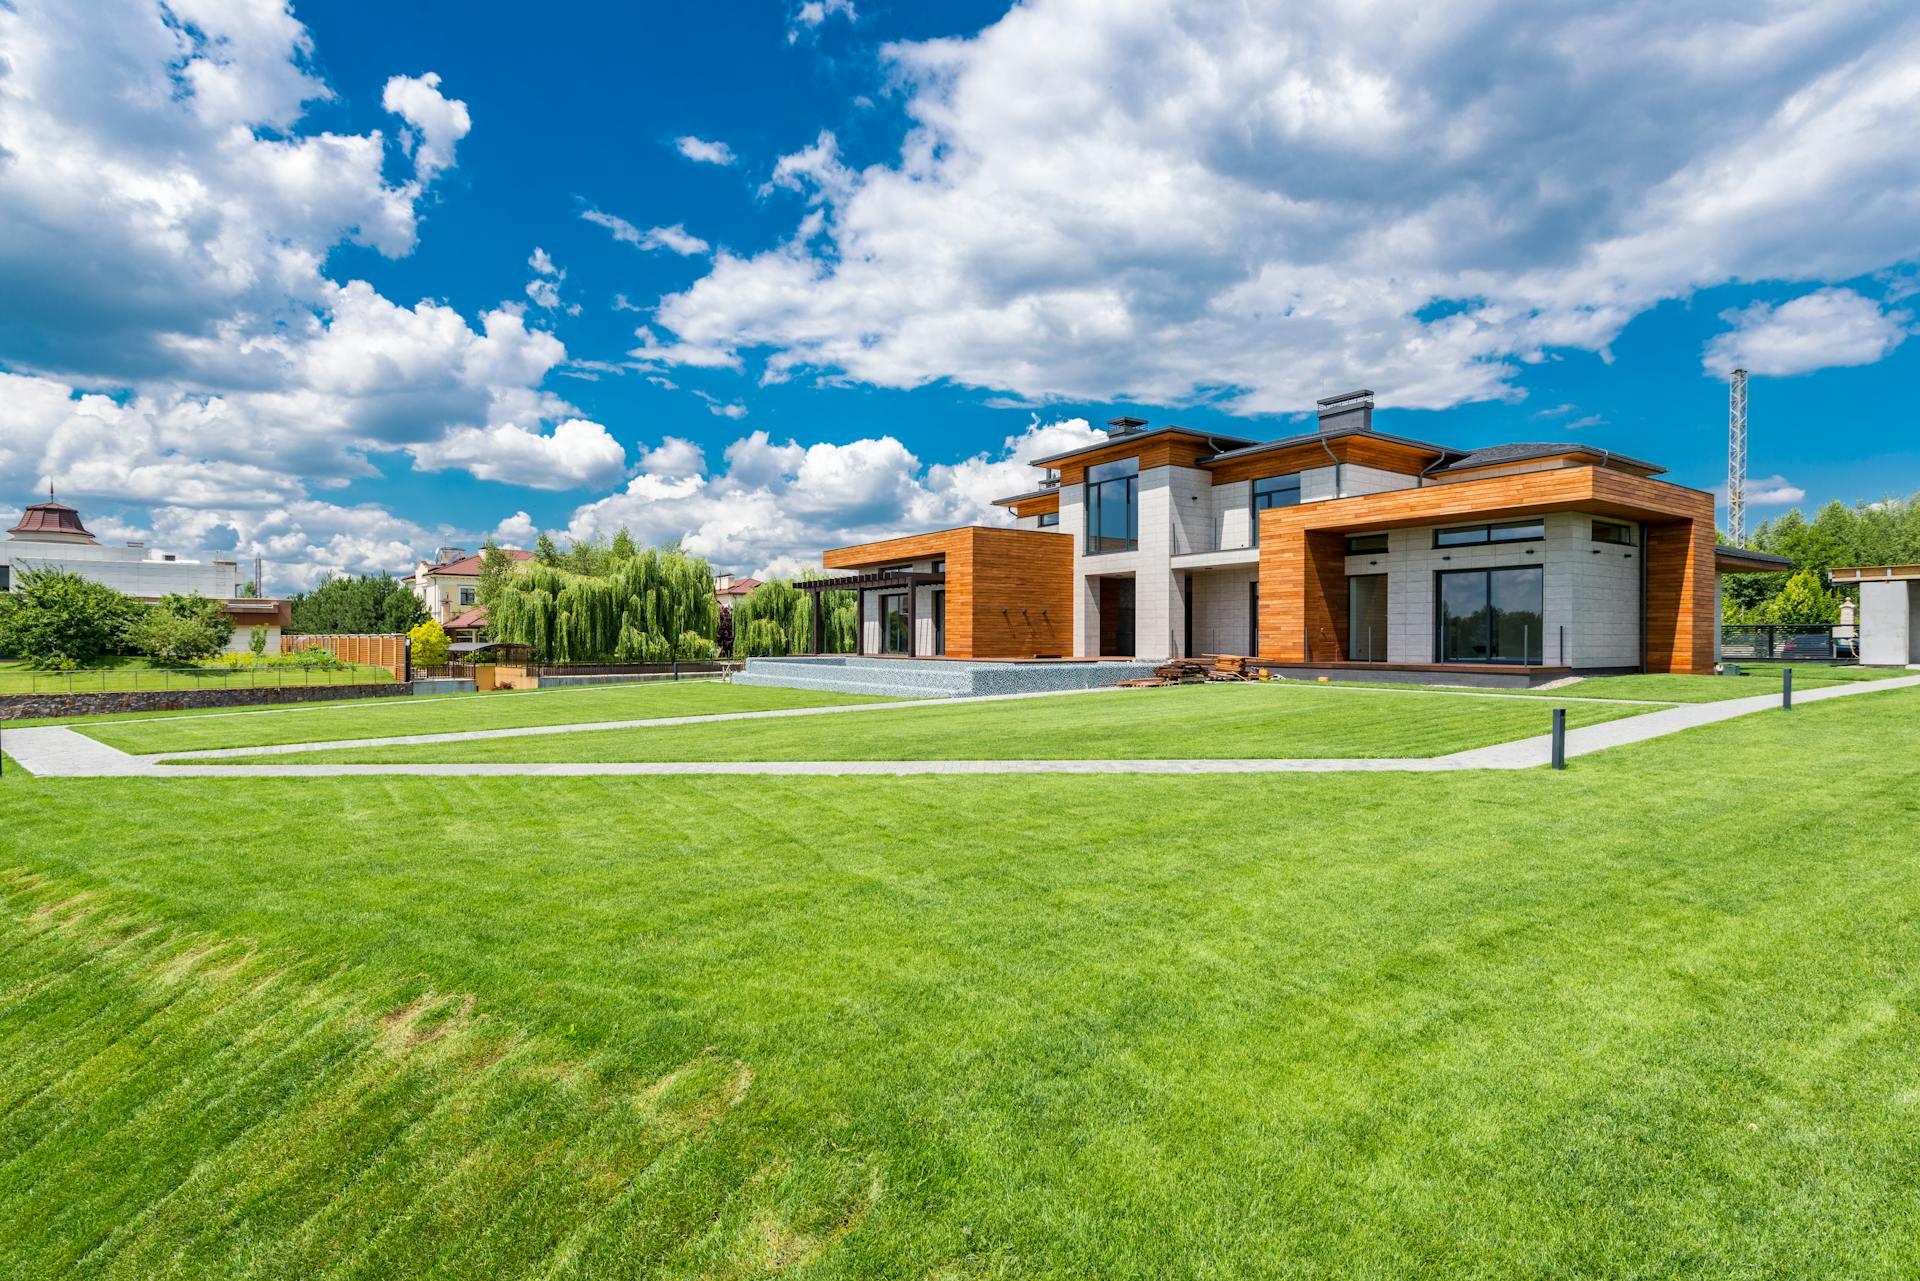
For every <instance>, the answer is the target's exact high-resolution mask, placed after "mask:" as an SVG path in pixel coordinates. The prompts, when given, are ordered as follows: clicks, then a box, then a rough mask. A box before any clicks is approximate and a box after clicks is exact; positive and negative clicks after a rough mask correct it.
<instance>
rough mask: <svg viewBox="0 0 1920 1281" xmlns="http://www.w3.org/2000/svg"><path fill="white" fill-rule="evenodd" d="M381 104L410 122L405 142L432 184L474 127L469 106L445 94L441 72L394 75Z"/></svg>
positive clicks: (420, 172)
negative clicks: (441, 85) (469, 113)
mask: <svg viewBox="0 0 1920 1281" xmlns="http://www.w3.org/2000/svg"><path fill="white" fill-rule="evenodd" d="M380 105H381V106H383V107H385V108H386V109H387V110H388V111H391V112H393V114H394V115H396V116H399V117H400V118H401V119H402V120H404V121H406V122H407V126H408V127H407V128H406V130H405V131H404V140H405V143H406V145H407V147H408V148H409V149H410V150H411V151H412V152H413V168H414V172H415V173H417V174H418V175H419V176H420V181H422V182H432V181H433V180H434V178H435V177H436V176H438V175H439V173H440V172H441V171H442V170H444V169H447V168H449V167H451V166H452V164H453V149H454V146H455V145H456V144H457V143H459V141H460V140H461V139H462V138H464V137H466V136H467V132H468V131H469V130H471V129H472V128H473V120H472V118H471V117H470V116H468V114H467V104H466V103H464V102H461V101H460V100H459V99H457V98H449V97H447V96H446V95H445V94H442V93H441V92H440V76H439V73H437V72H433V71H429V72H428V73H427V74H426V75H424V76H394V77H393V78H392V79H390V80H388V81H387V87H386V89H385V91H384V92H382V93H381V95H380Z"/></svg>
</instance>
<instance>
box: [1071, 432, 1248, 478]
mask: <svg viewBox="0 0 1920 1281" xmlns="http://www.w3.org/2000/svg"><path fill="white" fill-rule="evenodd" d="M1216 452H1218V451H1217V450H1216V448H1215V446H1214V442H1213V441H1212V440H1211V439H1209V438H1208V437H1205V436H1188V435H1186V434H1184V433H1180V434H1176V433H1172V432H1169V433H1168V434H1166V435H1164V436H1149V437H1147V438H1146V439H1145V440H1129V439H1127V438H1125V437H1122V438H1121V439H1119V440H1117V441H1113V442H1112V443H1110V444H1107V445H1104V446H1102V447H1101V448H1099V449H1089V450H1088V451H1087V452H1086V453H1084V454H1079V455H1077V456H1075V457H1073V458H1068V459H1063V460H1061V461H1060V462H1058V463H1053V464H1050V465H1051V466H1052V467H1053V468H1054V469H1055V470H1057V471H1058V472H1059V473H1060V483H1061V484H1063V485H1078V484H1079V483H1080V482H1081V481H1083V480H1085V479H1086V475H1087V468H1089V467H1091V466H1093V465H1094V464H1095V463H1106V462H1113V461H1114V460H1116V459H1120V458H1138V459H1139V460H1140V470H1141V471H1146V470H1147V469H1148V468H1149V467H1197V466H1199V464H1200V460H1201V459H1202V458H1206V457H1208V456H1209V455H1211V454H1214V453H1216Z"/></svg>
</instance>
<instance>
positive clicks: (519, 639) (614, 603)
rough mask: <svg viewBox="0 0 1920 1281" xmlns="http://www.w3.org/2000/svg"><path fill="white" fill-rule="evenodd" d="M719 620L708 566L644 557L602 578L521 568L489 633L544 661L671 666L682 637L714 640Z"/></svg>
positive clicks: (535, 566) (494, 608)
mask: <svg viewBox="0 0 1920 1281" xmlns="http://www.w3.org/2000/svg"><path fill="white" fill-rule="evenodd" d="M718 621H719V606H718V602H717V601H716V600H715V599H714V595H713V571H712V570H711V569H710V568H709V567H708V565H707V562H706V561H704V560H700V559H697V558H694V557H688V556H680V555H675V554H672V553H661V552H656V551H643V552H641V553H640V554H639V555H637V556H635V557H634V558H633V559H632V560H628V561H623V562H620V563H619V564H615V565H610V566H609V567H608V568H607V570H606V572H604V573H600V574H579V573H574V572H572V571H570V570H566V569H561V568H555V567H549V566H546V565H542V564H539V563H537V562H536V563H535V564H533V565H531V566H524V565H523V566H522V567H521V568H520V569H519V571H518V572H516V573H515V574H514V575H513V577H512V578H511V579H510V580H509V581H508V582H507V583H506V584H505V585H504V586H503V588H502V590H501V592H500V594H499V597H498V600H497V601H496V603H495V604H494V605H493V606H492V615H491V618H490V620H489V627H488V634H489V635H490V636H491V637H492V638H493V639H494V640H497V641H505V642H510V643H514V644H521V645H528V646H531V647H532V649H533V652H534V655H535V656H536V657H537V658H539V659H540V660H542V661H545V662H553V663H598V662H606V661H609V660H619V661H623V662H666V661H667V660H669V659H671V658H672V657H673V653H674V646H675V640H676V638H678V637H680V636H681V635H682V634H683V633H686V632H692V633H693V634H694V635H695V636H698V637H700V638H702V639H703V640H707V641H711V640H713V638H714V632H715V628H716V627H717V625H718Z"/></svg>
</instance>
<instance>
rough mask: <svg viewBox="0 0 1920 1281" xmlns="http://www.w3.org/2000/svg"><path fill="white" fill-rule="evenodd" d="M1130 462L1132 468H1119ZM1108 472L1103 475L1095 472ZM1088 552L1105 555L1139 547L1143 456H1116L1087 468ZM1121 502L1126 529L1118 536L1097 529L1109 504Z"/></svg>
mask: <svg viewBox="0 0 1920 1281" xmlns="http://www.w3.org/2000/svg"><path fill="white" fill-rule="evenodd" d="M1129 466H1130V468H1131V469H1130V470H1120V469H1122V468H1127V467H1129ZM1099 472H1106V473H1108V474H1106V475H1104V476H1097V475H1096V473H1099ZM1084 484H1085V505H1086V530H1085V536H1086V545H1087V555H1089V556H1105V555H1109V554H1111V553H1113V552H1131V551H1138V550H1140V460H1139V459H1138V458H1116V459H1113V460H1112V461H1110V462H1104V463H1096V464H1095V465H1093V466H1092V467H1089V468H1087V474H1086V479H1085V482H1084ZM1114 502H1118V503H1120V504H1121V505H1122V506H1123V507H1124V509H1125V512H1126V515H1125V518H1124V519H1123V520H1122V522H1121V524H1122V526H1123V527H1124V528H1125V530H1126V531H1127V532H1126V534H1125V535H1124V536H1120V537H1115V536H1111V535H1105V534H1100V533H1096V532H1095V531H1096V530H1097V529H1098V528H1099V521H1100V517H1101V515H1102V514H1103V513H1104V512H1105V511H1106V510H1107V507H1108V506H1109V504H1111V503H1114Z"/></svg>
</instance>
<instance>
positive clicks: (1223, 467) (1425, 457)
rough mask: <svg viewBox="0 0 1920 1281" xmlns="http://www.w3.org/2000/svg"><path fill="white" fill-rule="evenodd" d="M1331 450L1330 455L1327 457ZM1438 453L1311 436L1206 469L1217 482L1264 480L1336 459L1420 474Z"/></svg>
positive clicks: (1367, 438) (1375, 439)
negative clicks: (1304, 440)
mask: <svg viewBox="0 0 1920 1281" xmlns="http://www.w3.org/2000/svg"><path fill="white" fill-rule="evenodd" d="M1329 452H1331V454H1332V457H1331V458H1330V457H1328V454H1329ZM1439 456H1440V455H1439V454H1437V453H1435V452H1434V451H1432V450H1430V449H1418V448H1415V447H1414V446H1412V445H1401V444H1397V443H1395V442H1393V441H1391V440H1381V439H1379V438H1378V437H1374V436H1340V437H1337V438H1335V439H1333V440H1330V441H1327V442H1326V443H1325V444H1324V445H1322V443H1321V442H1320V441H1318V440H1310V441H1307V442H1306V443H1304V444H1300V445H1290V446H1288V447H1287V448H1286V449H1273V450H1268V451H1267V452H1266V453H1261V454H1249V455H1248V456H1247V457H1245V458H1230V459H1228V460H1227V461H1226V462H1224V463H1215V464H1214V465H1212V466H1211V467H1209V468H1207V470H1208V471H1210V472H1212V473H1213V483H1214V484H1216V485H1227V484H1232V483H1234V482H1237V481H1243V480H1264V479H1265V478H1267V477H1268V476H1284V475H1286V474H1288V473H1289V472H1296V471H1306V470H1307V469H1308V468H1310V467H1330V466H1332V465H1333V464H1334V463H1335V462H1342V463H1354V464H1357V465H1359V466H1362V467H1377V468H1379V469H1380V470H1381V471H1399V472H1405V473H1407V474H1408V475H1418V474H1419V471H1420V469H1421V468H1422V467H1425V466H1427V465H1428V464H1429V463H1431V462H1433V460H1434V459H1436V458H1438V457H1439Z"/></svg>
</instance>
